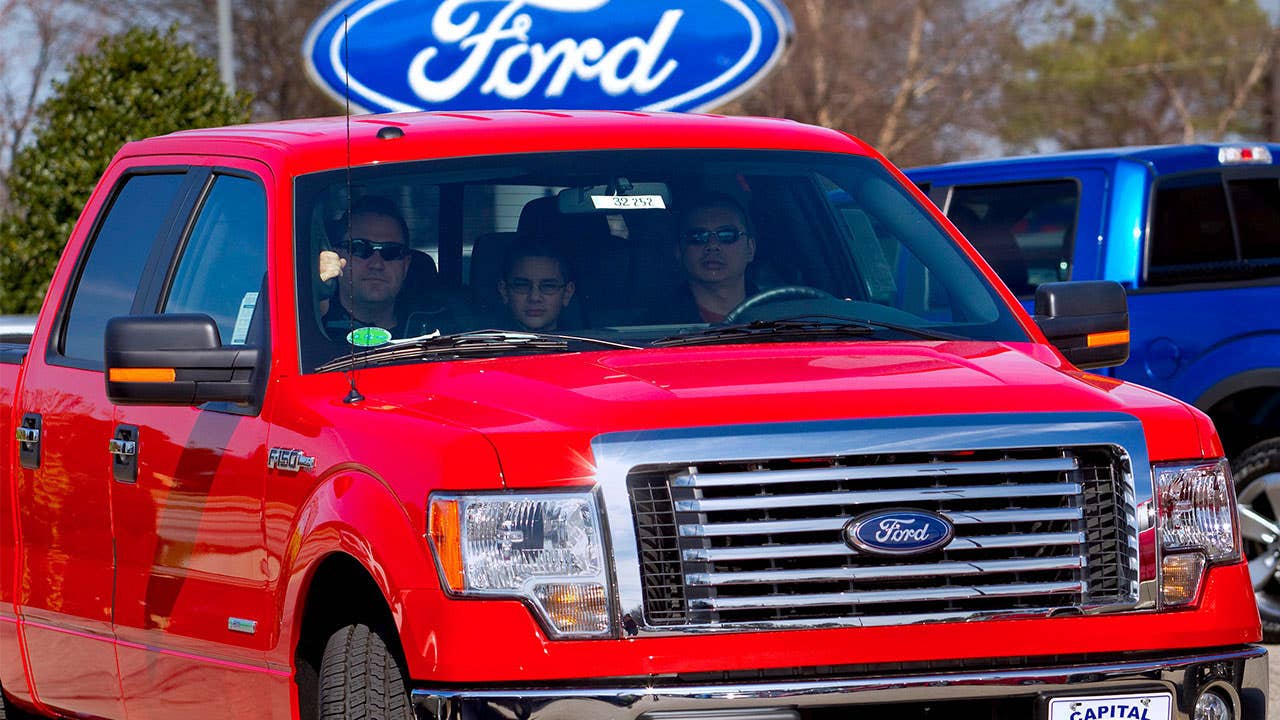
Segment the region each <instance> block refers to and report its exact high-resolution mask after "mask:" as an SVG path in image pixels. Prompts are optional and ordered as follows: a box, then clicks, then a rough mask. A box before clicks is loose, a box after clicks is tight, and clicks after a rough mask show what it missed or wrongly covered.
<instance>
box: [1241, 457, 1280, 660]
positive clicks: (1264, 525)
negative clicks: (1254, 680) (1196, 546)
mask: <svg viewBox="0 0 1280 720" xmlns="http://www.w3.org/2000/svg"><path fill="white" fill-rule="evenodd" d="M1231 470H1232V473H1233V474H1234V475H1235V481H1236V496H1237V500H1238V504H1239V510H1240V512H1239V515H1240V535H1241V538H1242V539H1243V540H1244V554H1245V557H1246V558H1247V559H1248V560H1249V578H1250V579H1251V580H1252V581H1253V591H1254V596H1255V598H1256V599H1257V601H1258V615H1259V616H1260V617H1261V618H1262V636H1263V640H1264V641H1266V642H1272V643H1274V642H1280V577H1277V571H1278V570H1280V438H1272V439H1270V440H1264V441H1262V442H1260V443H1258V444H1257V445H1254V446H1252V447H1250V448H1249V449H1247V450H1245V451H1244V452H1242V453H1240V456H1239V457H1237V458H1236V460H1235V462H1233V463H1232V464H1231Z"/></svg>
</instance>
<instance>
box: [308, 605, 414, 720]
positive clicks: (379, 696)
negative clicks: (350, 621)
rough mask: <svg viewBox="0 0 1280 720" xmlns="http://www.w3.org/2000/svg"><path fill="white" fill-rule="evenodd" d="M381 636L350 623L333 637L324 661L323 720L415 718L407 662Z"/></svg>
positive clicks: (404, 719) (321, 693)
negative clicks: (406, 671) (410, 698)
mask: <svg viewBox="0 0 1280 720" xmlns="http://www.w3.org/2000/svg"><path fill="white" fill-rule="evenodd" d="M391 647H392V644H391V643H389V642H388V641H387V639H386V638H385V637H383V635H382V633H380V632H378V631H377V630H374V629H373V628H370V627H369V626H368V625H347V626H345V627H342V628H339V629H338V631H337V632H335V633H334V634H333V635H331V636H329V641H328V642H327V643H325V646H324V658H323V659H322V660H321V662H320V718H321V720H357V719H359V720H365V719H366V718H367V719H369V720H372V719H373V718H385V719H386V720H412V719H413V706H412V704H411V703H410V701H409V692H408V685H409V683H408V677H407V675H406V673H405V665H404V662H403V661H402V660H401V659H400V658H398V657H397V656H396V654H395V653H394V652H392V650H391Z"/></svg>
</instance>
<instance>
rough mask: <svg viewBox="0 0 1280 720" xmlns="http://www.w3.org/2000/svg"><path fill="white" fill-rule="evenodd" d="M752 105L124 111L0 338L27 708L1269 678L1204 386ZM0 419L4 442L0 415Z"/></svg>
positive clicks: (16, 659) (1017, 707)
mask: <svg viewBox="0 0 1280 720" xmlns="http://www.w3.org/2000/svg"><path fill="white" fill-rule="evenodd" d="M1127 323H1128V316H1127V310H1126V305H1125V297H1124V292H1123V290H1122V289H1121V288H1120V287H1119V286H1118V285H1114V284H1110V283H1106V282H1098V283H1071V284H1054V283H1049V284H1045V285H1041V286H1040V287H1039V288H1038V290H1037V300H1036V316H1035V318H1034V319H1033V318H1032V317H1031V316H1029V315H1027V314H1026V313H1025V312H1024V311H1023V310H1022V309H1021V307H1020V306H1019V305H1018V303H1017V302H1016V300H1015V298H1014V297H1013V296H1012V295H1011V294H1010V293H1009V292H1008V291H1007V289H1005V288H1004V286H1003V285H1001V284H1000V283H999V281H998V280H997V279H996V276H995V275H994V273H993V272H992V271H991V269H990V267H989V266H988V265H987V264H985V263H984V262H983V261H982V260H981V259H980V257H979V256H978V255H977V254H976V253H975V252H974V250H973V248H972V247H970V246H969V245H968V244H967V243H966V242H965V241H964V240H963V239H962V238H961V236H960V235H959V234H958V233H957V232H956V230H955V228H954V227H953V226H952V225H951V224H949V223H948V222H947V220H946V219H945V218H944V217H942V216H941V215H940V214H939V213H938V212H937V211H936V209H934V207H933V206H932V205H931V204H930V203H929V202H928V201H927V200H926V199H925V197H924V196H923V195H922V194H921V193H920V192H919V191H918V190H916V189H915V188H914V187H913V186H912V185H911V184H910V183H909V182H907V181H906V180H905V179H904V177H903V176H902V175H901V173H899V172H898V171H897V170H896V169H895V168H893V167H892V166H891V165H890V164H889V163H888V162H887V161H885V160H884V158H882V157H881V156H880V155H878V154H877V153H876V152H875V151H873V150H872V149H871V148H869V147H867V146H866V145H864V144H862V143H861V142H859V141H858V140H856V139H854V138H851V137H849V136H848V135H845V134H843V133H839V132H836V131H832V130H826V129H820V128H814V127H808V126H805V125H801V124H797V123H793V122H788V121H782V120H771V119H745V118H726V117H715V116H696V115H664V114H641V113H623V112H612V113H606V112H574V113H560V112H496V113H442V114H409V115H388V116H367V117H357V118H351V119H349V120H348V119H344V118H336V119H318V120H302V121H292V122H282V123H274V124H266V125H251V126H243V127H232V128H222V129H211V130H198V131H190V132H180V133H176V134H173V135H168V136H164V137H158V138H152V139H148V140H143V141H140V142H135V143H130V144H129V145H127V146H125V147H124V148H123V149H122V150H121V151H120V152H119V154H118V155H117V156H116V158H115V159H114V161H113V162H112V163H111V165H110V168H109V169H108V170H107V172H106V174H105V175H104V177H103V178H102V180H101V182H100V184H99V185H98V187H97V189H96V190H95V191H94V192H93V195H92V197H91V198H90V199H89V201H88V203H87V205H86V206H85V209H84V212H83V215H82V217H81V219H80V222H79V223H78V224H77V226H76V228H75V230H74V233H73V235H72V237H71V238H70V242H69V244H68V246H67V249H66V252H65V254H64V256H63V259H62V263H61V264H60V265H59V266H58V269H57V272H56V273H55V276H54V278H53V280H52V285H51V286H50V290H49V293H48V296H47V298H46V300H45V303H44V308H43V310H42V312H41V314H40V316H39V318H38V320H37V323H36V328H35V333H34V336H33V339H32V342H31V344H30V347H29V348H27V347H22V346H7V347H5V348H4V349H3V350H0V369H3V373H4V374H3V381H2V383H0V422H3V424H4V425H3V428H2V429H3V432H4V436H5V437H6V442H4V443H3V445H2V446H3V448H4V449H3V453H4V454H3V458H2V460H3V475H2V476H0V497H3V500H4V504H3V505H2V506H0V507H3V513H2V514H0V687H3V693H4V708H5V710H4V711H5V712H7V713H9V715H10V717H14V716H18V715H20V714H26V713H36V714H40V715H49V716H64V717H98V718H130V719H134V718H161V717H174V716H177V715H179V714H182V715H191V714H199V715H214V714H218V715H229V716H232V717H264V718H265V717H272V718H275V717H280V718H292V717H300V718H307V719H310V718H363V717H383V718H407V717H414V716H416V717H419V718H435V719H438V720H444V719H446V718H448V719H451V720H452V719H467V720H483V719H488V718H531V719H535V720H554V719H559V718H575V719H576V718H584V719H586V718H601V719H603V718H609V719H617V718H637V719H638V718H645V720H824V719H828V718H837V717H851V716H854V715H856V716H858V717H867V718H878V717H892V718H895V720H899V719H902V718H925V717H979V716H980V717H1000V718H1005V717H1010V718H1012V717H1018V718H1032V717H1036V718H1042V719H1043V720H1096V719H1100V718H1108V719H1113V718H1142V719H1144V720H1156V719H1160V720H1168V719H1171V718H1196V719H1197V720H1207V719H1209V718H1231V719H1232V720H1235V719H1236V718H1262V717H1263V715H1264V711H1265V704H1266V700H1265V692H1266V681H1267V674H1266V662H1267V660H1266V652H1265V650H1264V649H1263V648H1261V647H1259V646H1257V645H1255V644H1253V643H1256V642H1257V641H1258V640H1259V637H1260V633H1259V622H1258V614H1257V610H1256V607H1255V605H1254V599H1253V591H1252V586H1251V584H1250V579H1249V572H1248V567H1247V566H1246V565H1245V563H1244V562H1243V559H1242V556H1241V548H1240V539H1239V530H1238V527H1237V525H1236V520H1235V515H1234V497H1233V489H1232V484H1231V478H1230V471H1229V469H1228V468H1227V465H1226V464H1225V462H1224V461H1223V458H1222V455H1223V451H1222V447H1221V445H1220V443H1219V440H1218V438H1217V436H1216V435H1215V433H1214V429H1213V427H1212V424H1211V423H1210V422H1209V421H1208V419H1207V418H1206V417H1205V416H1204V415H1203V414H1201V413H1200V412H1198V411H1196V410H1195V409H1193V408H1191V407H1189V406H1187V405H1185V404H1183V403H1180V402H1177V401H1175V400H1172V399H1170V398H1168V397H1166V396H1163V395H1160V394H1158V393H1154V392H1151V391H1149V390H1146V389H1144V388H1141V387H1137V386H1134V385H1130V384H1127V383H1124V382H1120V381H1117V380H1114V379H1110V378H1105V377H1100V376H1097V375H1093V374H1089V373H1086V372H1083V371H1082V370H1084V369H1089V368H1096V367H1102V366H1107V365H1112V364H1116V363H1119V362H1122V361H1123V359H1124V358H1125V356H1126V355H1127V352H1128V340H1127V327H1128V325H1127ZM8 438H13V440H11V441H10V440H8Z"/></svg>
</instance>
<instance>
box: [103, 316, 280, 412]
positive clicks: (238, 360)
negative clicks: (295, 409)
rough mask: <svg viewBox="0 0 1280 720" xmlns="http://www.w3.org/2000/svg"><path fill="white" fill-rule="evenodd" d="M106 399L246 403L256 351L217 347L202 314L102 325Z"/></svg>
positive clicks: (250, 394)
mask: <svg viewBox="0 0 1280 720" xmlns="http://www.w3.org/2000/svg"><path fill="white" fill-rule="evenodd" d="M105 360H106V373H105V375H106V382H107V397H108V398H109V399H110V400H111V402H113V403H115V404H117V405H201V404H203V403H206V402H213V401H226V402H232V403H247V402H251V401H252V400H253V399H254V397H255V395H256V392H255V389H256V387H257V383H256V382H255V379H256V377H257V376H258V375H259V373H258V372H257V370H258V364H259V351H258V349H257V348H253V347H246V346H242V345H233V346H227V347H223V345H222V339H221V337H220V336H219V334H218V325H217V323H215V322H214V320H213V318H211V317H209V316H208V315H198V314H192V315H179V314H174V315H128V316H123V317H116V318H112V319H111V320H109V321H107V332H106V338H105Z"/></svg>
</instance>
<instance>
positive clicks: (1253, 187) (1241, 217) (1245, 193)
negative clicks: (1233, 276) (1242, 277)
mask: <svg viewBox="0 0 1280 720" xmlns="http://www.w3.org/2000/svg"><path fill="white" fill-rule="evenodd" d="M1227 188H1228V189H1229V190H1230V191H1231V208H1232V209H1233V210H1234V211H1235V215H1236V225H1237V226H1238V227H1239V228H1240V253H1241V255H1242V256H1243V257H1242V259H1243V260H1244V261H1245V262H1250V261H1254V262H1257V261H1264V262H1266V263H1267V264H1268V265H1271V266H1272V267H1273V274H1274V273H1275V272H1280V267H1277V266H1280V180H1277V179H1276V178H1273V177H1269V178H1249V179H1244V180H1232V181H1230V182H1228V183H1227Z"/></svg>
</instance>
